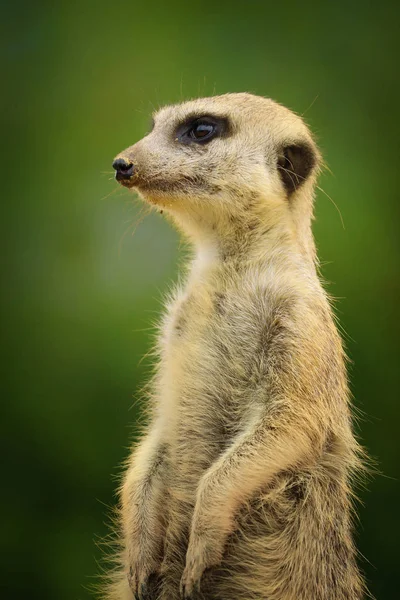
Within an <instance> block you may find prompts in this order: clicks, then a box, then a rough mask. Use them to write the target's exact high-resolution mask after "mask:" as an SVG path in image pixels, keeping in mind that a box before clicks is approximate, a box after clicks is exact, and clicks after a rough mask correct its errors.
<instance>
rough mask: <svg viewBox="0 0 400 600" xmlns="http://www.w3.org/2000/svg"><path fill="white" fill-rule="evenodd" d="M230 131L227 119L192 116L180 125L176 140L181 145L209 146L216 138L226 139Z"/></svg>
mask: <svg viewBox="0 0 400 600" xmlns="http://www.w3.org/2000/svg"><path fill="white" fill-rule="evenodd" d="M229 130H230V127H229V121H228V119H227V118H226V117H217V116H215V115H203V116H192V117H189V118H188V119H186V120H185V121H184V122H183V123H181V124H180V125H178V127H177V129H176V131H175V139H177V140H178V141H179V142H180V143H181V144H207V143H208V142H210V141H211V140H213V139H215V138H216V137H225V136H226V135H227V134H228V133H229Z"/></svg>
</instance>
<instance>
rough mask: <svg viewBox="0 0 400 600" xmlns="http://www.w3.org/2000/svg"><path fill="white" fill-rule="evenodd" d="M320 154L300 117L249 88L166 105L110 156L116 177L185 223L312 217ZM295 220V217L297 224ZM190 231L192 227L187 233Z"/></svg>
mask: <svg viewBox="0 0 400 600" xmlns="http://www.w3.org/2000/svg"><path fill="white" fill-rule="evenodd" d="M318 162H319V154H318V150H317V148H316V145H315V143H314V141H313V139H312V136H311V134H310V132H309V130H308V128H307V127H306V125H305V124H304V122H303V121H302V119H301V118H300V117H298V116H297V115H295V114H294V113H292V112H291V111H290V110H288V109H286V108H285V107H283V106H281V105H279V104H277V103H276V102H274V101H272V100H269V99H266V98H262V97H259V96H254V95H251V94H246V93H240V94H226V95H223V96H216V97H212V98H201V99H197V100H193V101H189V102H185V103H183V104H180V105H176V106H167V107H165V108H163V109H161V110H160V111H158V112H157V113H156V114H155V115H154V118H153V128H152V131H151V132H150V133H149V134H148V135H146V137H144V138H143V139H142V140H140V141H139V142H137V143H136V144H134V145H133V146H131V147H129V148H127V149H126V150H124V151H123V152H121V153H120V154H119V155H118V156H117V157H116V158H115V160H114V163H113V167H114V169H115V170H116V179H117V180H118V181H119V182H120V183H121V184H122V185H124V186H126V187H128V188H135V189H136V190H137V191H138V192H139V194H140V195H141V196H142V197H143V199H144V200H146V201H147V202H149V203H150V204H152V205H156V206H157V207H159V208H160V209H165V210H166V211H167V212H169V213H170V214H171V215H172V216H173V217H174V218H175V219H176V220H177V221H178V223H179V224H180V225H181V226H183V228H184V229H185V228H186V229H187V228H189V229H192V230H194V229H196V227H197V228H203V229H204V228H207V227H208V228H212V229H213V230H214V231H215V230H218V228H219V227H221V226H222V227H223V224H225V223H227V222H229V223H230V226H231V227H235V224H237V226H238V227H239V225H243V224H246V222H247V221H248V219H250V218H252V219H253V220H254V216H255V215H258V217H259V218H260V219H261V220H264V221H265V223H266V224H267V222H268V223H269V224H271V223H272V222H274V221H277V220H281V219H282V216H284V215H286V216H287V219H288V220H289V221H290V219H291V218H292V222H293V224H294V226H295V227H296V221H299V215H300V214H303V215H304V216H305V217H306V219H308V220H310V217H311V207H312V189H313V183H314V180H315V173H316V171H317V168H318ZM298 226H300V223H298ZM189 233H190V232H189Z"/></svg>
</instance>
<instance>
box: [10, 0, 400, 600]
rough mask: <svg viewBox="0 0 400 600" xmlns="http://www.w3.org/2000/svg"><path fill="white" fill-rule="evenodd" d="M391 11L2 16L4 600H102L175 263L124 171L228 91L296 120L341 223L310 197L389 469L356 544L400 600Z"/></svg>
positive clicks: (131, 5) (373, 491)
mask: <svg viewBox="0 0 400 600" xmlns="http://www.w3.org/2000/svg"><path fill="white" fill-rule="evenodd" d="M399 17H400V10H399V4H398V3H395V2H393V4H392V3H389V2H381V3H380V4H379V5H378V3H373V2H368V1H365V2H349V1H346V2H343V1H342V0H339V1H336V2H324V3H315V2H293V1H290V0H285V2H280V3H278V2H251V1H248V2H245V3H242V2H235V1H234V0H232V1H231V2H215V1H214V2H210V1H209V0H204V1H203V2H198V1H194V2H191V3H188V2H183V1H182V2H177V1H174V0H171V1H170V2H164V3H162V2H159V3H152V2H141V3H137V2H125V3H124V2H118V3H116V2H113V3H112V2H106V1H104V0H97V1H96V2H94V1H93V2H90V1H85V0H82V1H81V2H76V1H74V0H72V1H71V0H63V1H58V2H57V1H54V2H44V1H43V2H29V1H28V0H26V1H21V0H14V2H8V3H3V4H2V29H3V32H2V35H1V43H2V46H3V52H2V55H3V59H4V61H5V62H4V66H5V71H4V75H3V77H2V83H3V92H2V95H1V104H2V108H1V116H2V117H3V120H4V123H3V131H4V133H3V144H2V146H3V147H2V153H3V154H2V166H3V168H4V174H3V177H2V185H3V201H2V210H3V216H2V219H1V223H2V227H3V231H2V241H3V243H4V248H3V251H2V261H3V265H4V272H5V276H6V278H5V279H4V285H3V293H2V314H3V327H2V334H3V344H2V352H3V357H2V362H1V364H2V368H3V374H2V379H3V401H2V408H3V413H4V416H3V418H2V420H1V426H2V430H3V431H2V438H1V444H2V458H3V467H2V483H3V491H2V494H1V497H0V502H1V507H0V510H1V515H2V516H5V519H4V520H3V524H2V535H1V550H2V558H1V570H2V574H1V578H0V581H1V586H3V587H4V590H5V595H3V597H4V598H13V599H15V600H19V599H21V600H22V599H24V600H25V599H26V598H29V599H30V600H36V599H37V600H39V599H40V600H50V599H51V600H54V599H55V598H57V600H85V599H88V598H90V597H91V596H92V595H91V593H90V591H88V588H90V586H91V585H92V584H93V583H94V582H95V575H96V573H98V572H99V570H100V569H101V567H99V565H98V562H99V561H100V560H101V556H102V550H101V549H100V548H98V546H97V545H96V540H98V539H100V538H102V537H104V536H105V535H106V534H107V525H106V523H107V521H108V514H109V509H108V508H107V507H109V506H112V505H113V504H114V503H115V496H114V490H115V488H116V485H117V484H116V476H117V475H118V474H119V473H120V464H121V461H122V460H123V458H124V457H125V456H126V455H127V447H128V444H129V440H130V438H131V437H132V431H133V429H134V424H135V421H136V420H137V417H138V409H137V408H133V404H134V398H135V394H137V391H138V390H139V387H140V386H141V385H142V384H143V383H144V381H145V379H146V377H147V376H148V372H149V368H150V361H149V360H144V361H143V362H140V359H141V357H142V356H143V355H144V354H145V353H146V352H147V351H148V349H149V347H150V344H151V333H152V329H151V328H152V324H153V322H154V321H155V320H156V319H157V317H158V315H159V313H160V309H161V300H162V294H163V292H164V291H165V290H166V289H167V287H168V285H169V283H170V282H171V280H173V279H174V278H175V277H176V272H177V265H178V264H179V260H180V257H182V250H181V249H180V248H179V240H178V237H177V235H176V234H175V232H174V231H172V229H171V228H170V226H169V225H168V224H167V223H166V222H164V221H163V220H162V218H160V217H157V216H155V215H152V216H148V217H146V218H145V219H144V220H143V221H142V222H141V223H140V224H138V221H139V219H140V217H139V215H140V211H141V206H140V203H139V202H138V200H136V199H135V197H134V196H132V195H131V194H130V193H129V192H127V191H125V190H122V189H119V188H118V186H117V185H116V184H115V183H114V181H113V180H112V173H111V162H112V158H113V156H114V155H115V154H117V153H118V152H119V151H120V150H122V149H123V148H125V147H126V146H128V145H130V144H132V143H134V142H135V141H136V140H137V139H139V138H140V137H142V136H143V135H144V134H145V132H146V130H147V128H148V124H149V118H150V113H151V112H152V110H153V108H154V107H157V106H159V105H162V104H165V103H170V102H176V101H179V100H181V99H185V98H190V97H193V96H199V95H210V94H214V93H224V92H228V91H252V92H255V93H258V94H261V95H266V96H270V97H272V98H274V99H276V100H278V101H280V102H282V103H284V104H286V105H287V106H289V107H290V108H292V109H294V110H296V111H297V112H299V113H305V118H306V120H307V121H308V122H309V123H310V125H311V127H312V128H313V130H314V131H315V133H316V135H317V137H318V139H319V142H320V145H321V147H322V150H323V153H324V156H325V158H326V160H327V163H328V165H329V167H330V169H331V171H332V174H330V173H329V172H325V173H324V175H323V176H322V178H321V182H320V183H321V187H322V188H323V189H324V190H325V191H326V193H327V194H329V196H331V197H332V199H333V200H334V202H335V203H336V204H337V205H338V206H339V208H340V211H341V213H342V215H343V220H344V223H345V228H344V229H343V227H342V224H341V220H340V217H339V214H338V212H337V210H336V209H335V207H334V205H333V204H332V202H331V201H330V200H329V199H328V198H327V197H326V196H325V195H324V194H323V193H321V192H320V193H318V198H317V206H316V215H317V221H316V223H315V235H316V239H317V244H318V248H319V253H320V256H321V259H322V261H323V264H324V267H323V273H324V276H325V277H326V279H327V280H328V281H330V282H332V283H330V284H329V291H330V292H331V293H332V294H333V295H334V296H335V297H337V298H338V299H339V302H338V306H337V308H338V314H339V317H340V320H341V323H342V325H343V327H344V329H345V330H346V332H347V346H348V352H349V355H350V357H351V359H352V361H353V363H354V364H353V366H352V368H351V380H352V390H353V392H354V395H355V402H356V405H357V406H358V407H359V408H360V409H361V410H362V411H364V413H365V416H364V417H363V418H362V419H361V422H360V430H361V436H362V440H363V442H364V444H365V445H366V446H367V448H368V449H369V451H370V453H371V454H372V455H373V456H376V457H378V459H379V464H380V468H381V470H382V472H383V475H381V476H377V477H375V478H374V479H373V481H372V482H371V483H370V484H369V485H368V488H369V489H368V490H367V491H363V492H362V499H363V501H364V506H361V507H360V510H359V514H360V520H361V521H360V524H359V525H358V527H357V530H358V533H357V541H358V545H359V548H360V550H361V552H362V553H363V555H365V557H366V558H367V560H365V561H363V568H364V570H365V572H366V574H367V578H368V582H369V585H370V589H371V591H372V592H373V594H374V595H376V597H377V598H378V599H380V600H389V599H392V598H393V599H394V598H398V552H397V546H398V539H399V534H400V531H399V519H398V513H399V499H400V496H399V484H398V481H397V479H396V474H397V471H398V469H397V465H398V460H399V456H398V454H399V451H398V435H399V434H398V430H399V423H398V419H399V415H400V407H399V402H398V390H399V387H400V386H399V384H400V381H399V376H398V362H399V355H398V339H399V318H398V306H397V303H398V299H399V293H398V292H399V276H398V274H399V258H400V252H399V244H398V242H399V227H398V223H399V212H400V211H399V205H400V203H399V184H398V173H397V171H398V167H397V164H396V156H397V150H398V139H399V128H398V111H399V85H400V84H399V77H398V58H399V45H398V38H399ZM136 225H137V227H136ZM133 233H134V234H133ZM310 600H312V599H310Z"/></svg>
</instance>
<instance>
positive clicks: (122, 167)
mask: <svg viewBox="0 0 400 600" xmlns="http://www.w3.org/2000/svg"><path fill="white" fill-rule="evenodd" d="M112 166H113V169H115V179H116V180H117V181H119V182H121V183H122V184H123V185H124V183H125V182H126V181H129V180H130V179H131V177H132V175H133V172H134V166H133V163H131V162H130V161H128V160H125V159H124V158H116V159H115V160H114V162H113V165H112Z"/></svg>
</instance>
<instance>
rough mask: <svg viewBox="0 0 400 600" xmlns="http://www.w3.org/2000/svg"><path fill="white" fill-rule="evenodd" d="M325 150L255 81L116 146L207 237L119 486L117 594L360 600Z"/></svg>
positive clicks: (162, 344)
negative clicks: (316, 225) (320, 262)
mask: <svg viewBox="0 0 400 600" xmlns="http://www.w3.org/2000/svg"><path fill="white" fill-rule="evenodd" d="M320 164H321V158H320V154H319V151H318V149H317V146H316V144H315V142H314V139H313V137H312V135H311V133H310V131H309V129H308V128H307V126H306V125H305V123H304V122H303V120H302V119H301V118H300V117H299V116H297V115H295V114H294V113H293V112H291V111H290V110H288V109H287V108H284V107H283V106H281V105H279V104H277V103H276V102H273V101H272V100H269V99H265V98H261V97H258V96H254V95H250V94H227V95H224V96H218V97H213V98H201V99H198V100H193V101H190V102H185V103H183V104H180V105H177V106H167V107H166V108H163V109H162V110H160V111H159V112H157V113H156V114H155V115H154V127H153V129H152V131H151V132H150V133H149V134H148V135H147V136H146V137H145V138H143V139H142V140H140V141H139V142H137V143H135V144H134V145H133V146H131V147H129V148H127V149H126V150H124V151H123V152H121V153H120V154H119V155H118V156H117V157H116V159H115V161H114V164H113V166H114V168H115V170H116V178H117V180H118V181H119V182H120V183H121V184H122V185H124V186H126V187H129V188H133V189H135V190H136V191H137V192H138V193H139V194H140V196H141V197H142V198H143V199H144V200H145V201H146V202H149V203H150V204H152V205H154V206H156V207H159V208H163V209H164V210H165V212H166V213H167V214H168V215H169V216H170V218H172V220H173V221H174V222H175V223H176V225H177V226H178V228H179V229H180V230H181V231H182V232H183V233H184V234H185V235H186V236H187V237H188V238H189V239H190V240H191V242H192V243H193V246H194V249H195V252H194V257H193V259H192V260H191V263H190V269H189V270H188V274H187V275H186V278H185V281H184V283H183V284H180V285H178V286H177V287H176V289H175V291H174V293H173V295H172V297H171V298H170V299H169V300H168V302H167V305H166V310H165V314H164V317H163V319H162V323H161V326H160V332H159V337H158V345H157V351H158V361H157V365H156V374H155V376H154V378H153V384H152V391H151V393H150V394H149V397H148V406H149V411H148V412H149V414H148V425H147V426H146V429H145V431H144V432H143V435H142V437H141V439H140V440H139V442H138V443H136V444H135V446H134V448H133V450H132V454H131V456H130V459H129V463H128V466H127V469H126V472H125V476H124V481H123V484H122V487H121V496H120V497H121V511H120V524H121V545H122V552H121V556H120V568H119V569H118V570H117V572H116V573H114V575H113V583H112V584H111V585H110V587H109V588H108V591H107V592H106V597H107V598H110V599H112V600H133V599H140V600H145V599H146V600H151V599H153V600H178V599H180V598H183V599H186V600H188V599H191V598H193V599H194V598H201V599H203V600H360V599H361V598H362V597H363V595H364V592H365V587H364V583H363V581H362V578H361V576H360V573H359V570H358V567H357V564H356V550H355V547H354V543H353V539H352V524H351V515H352V505H351V497H352V493H353V492H352V484H353V480H354V477H355V475H356V474H357V472H359V471H361V470H362V468H363V460H362V459H363V452H362V451H361V449H360V447H359V445H358V443H357V442H356V440H355V438H354V435H353V432H352V419H351V407H350V401H349V391H348V384H347V375H346V367H345V355H344V351H343V347H342V342H341V339H340V336H339V334H338V332H337V329H336V326H335V323H334V319H333V314H332V309H331V307H330V304H329V301H328V298H327V294H326V293H325V291H324V289H323V287H322V285H321V283H320V281H319V278H318V275H317V271H316V264H317V257H316V252H315V245H314V240H313V235H312V231H311V220H312V215H313V199H314V188H315V182H316V177H317V175H318V171H319V166H320Z"/></svg>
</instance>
